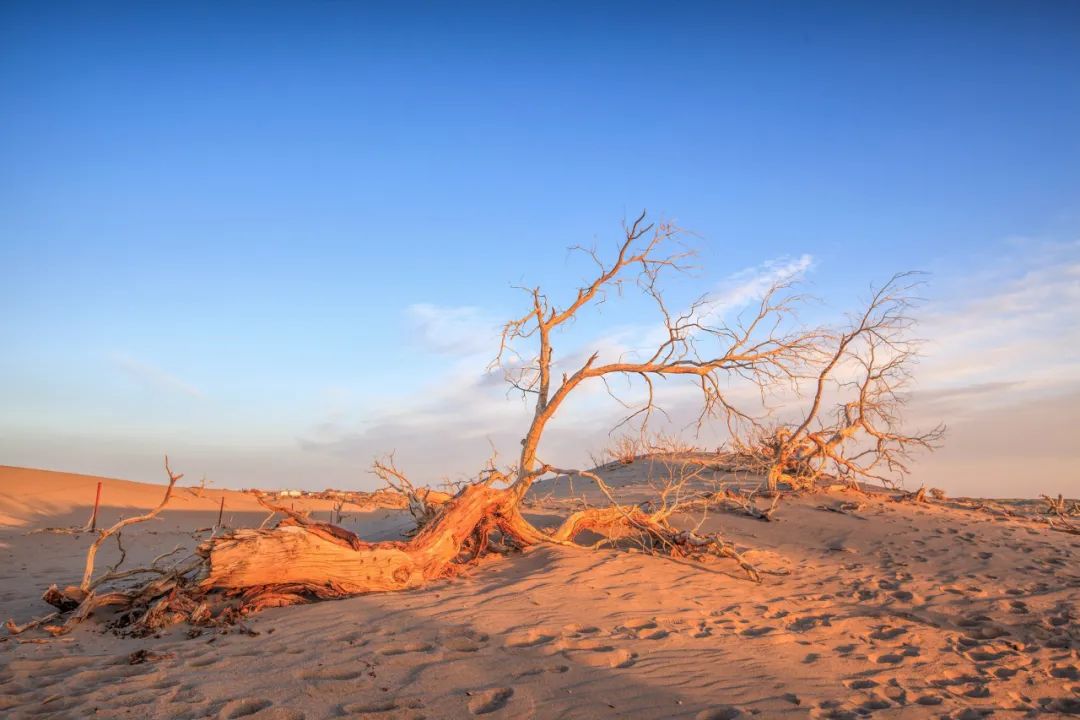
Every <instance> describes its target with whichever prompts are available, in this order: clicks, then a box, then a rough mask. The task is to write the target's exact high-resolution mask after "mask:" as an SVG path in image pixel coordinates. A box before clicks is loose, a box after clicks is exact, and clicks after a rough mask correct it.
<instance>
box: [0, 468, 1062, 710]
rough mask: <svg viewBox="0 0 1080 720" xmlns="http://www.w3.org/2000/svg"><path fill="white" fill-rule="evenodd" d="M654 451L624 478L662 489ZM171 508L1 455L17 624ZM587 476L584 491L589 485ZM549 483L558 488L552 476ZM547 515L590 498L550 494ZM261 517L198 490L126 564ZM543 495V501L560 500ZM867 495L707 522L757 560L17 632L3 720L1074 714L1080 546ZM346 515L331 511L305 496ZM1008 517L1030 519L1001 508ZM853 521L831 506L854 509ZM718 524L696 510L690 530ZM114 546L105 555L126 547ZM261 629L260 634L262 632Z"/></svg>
mask: <svg viewBox="0 0 1080 720" xmlns="http://www.w3.org/2000/svg"><path fill="white" fill-rule="evenodd" d="M651 466H652V463H649V462H645V461H642V462H637V463H634V464H631V465H627V466H614V467H611V468H607V469H605V477H606V478H607V479H608V481H609V482H610V483H611V484H612V485H613V486H614V487H617V488H618V489H619V491H620V493H621V494H623V495H624V496H625V497H626V498H627V499H633V500H642V499H645V498H647V497H648V493H649V490H648V487H647V484H646V482H647V480H648V478H649V475H650V473H651V472H652V467H651ZM98 480H102V481H103V494H102V511H101V520H100V524H108V523H111V522H113V521H115V520H116V519H118V518H120V517H121V516H131V515H133V514H136V513H137V512H139V511H142V510H145V509H148V508H151V507H153V506H154V505H155V504H156V503H157V502H158V501H159V500H160V497H161V493H162V489H163V487H162V485H155V484H153V483H138V482H128V481H122V480H112V479H101V478H95V477H90V476H83V475H73V474H66V473H56V472H48V471H43V470H28V469H20V468H9V467H0V615H2V616H3V618H4V619H6V618H9V617H10V618H14V619H15V620H16V621H17V622H24V621H26V620H29V619H31V618H33V617H35V616H40V615H44V614H45V613H47V612H49V611H50V610H51V608H50V607H49V606H47V605H46V604H45V603H44V602H42V600H41V597H40V596H41V593H42V591H43V590H45V588H47V587H48V586H49V585H50V584H52V583H58V584H61V585H63V584H65V583H71V582H76V581H77V580H78V578H79V576H80V575H81V572H82V564H83V561H84V557H85V551H86V548H87V546H88V545H89V544H90V542H91V536H90V535H88V534H85V533H84V534H77V535H70V534H52V533H43V532H34V531H36V530H41V529H43V528H46V527H65V526H76V525H81V524H83V523H84V522H86V519H87V517H88V516H89V513H90V506H91V505H92V502H93V497H94V490H95V487H96V485H97V482H98ZM584 485H585V484H584V483H578V484H577V486H576V487H575V488H574V491H573V492H574V494H576V495H579V496H580V495H583V494H584V495H586V496H588V495H589V493H590V490H589V489H588V488H587V487H585V486H584ZM553 490H554V492H553V493H552V491H553ZM533 495H534V498H535V499H534V501H533V502H532V503H531V506H530V507H529V508H528V513H527V514H528V516H529V518H530V519H531V520H532V521H533V522H534V523H536V524H537V525H551V524H554V523H555V522H557V520H558V519H559V517H561V516H565V515H566V514H567V513H568V512H569V511H570V509H571V508H572V507H573V506H574V504H575V502H576V501H575V500H574V499H573V498H572V497H571V496H570V495H571V492H570V489H569V487H568V486H566V485H565V484H563V485H561V486H558V487H555V488H552V487H551V485H550V484H549V483H541V484H538V485H537V486H535V487H534V488H533ZM222 497H224V498H225V512H224V525H225V526H226V527H231V528H239V527H255V526H258V525H259V524H260V523H261V522H262V521H263V520H264V518H265V517H266V514H267V513H266V511H265V510H264V509H263V508H261V507H259V505H258V504H257V503H256V501H255V500H254V498H253V497H252V496H250V495H245V494H242V493H240V492H236V491H229V490H206V491H197V490H195V489H189V488H185V489H183V490H181V491H180V492H179V493H178V494H177V496H176V498H175V500H174V501H173V502H172V503H171V504H170V505H169V507H168V508H167V509H166V510H165V511H164V512H163V513H162V514H161V516H160V517H159V518H157V519H156V520H154V521H151V522H148V523H144V524H140V525H136V526H132V527H130V528H129V529H128V530H125V533H124V541H125V542H124V544H125V546H126V548H127V550H128V556H129V557H128V564H138V563H139V562H140V561H142V562H145V561H147V560H149V559H150V558H153V557H154V556H156V555H158V554H161V553H164V552H168V551H169V550H172V549H173V548H174V547H176V546H177V545H182V546H184V547H186V548H191V547H193V546H194V545H195V543H196V542H197V539H198V538H203V537H206V535H207V534H208V533H209V530H208V528H210V527H211V526H212V525H213V524H214V523H215V521H216V518H217V514H218V508H219V503H220V501H221V498H222ZM545 498H546V499H545ZM895 498H896V496H895V495H893V496H890V495H888V494H880V495H872V496H864V495H861V494H855V493H851V492H848V491H843V492H839V491H837V492H829V493H817V494H803V495H800V496H798V497H791V498H785V500H784V501H783V502H782V503H781V504H780V506H779V508H778V510H777V511H776V514H775V520H776V521H775V522H762V521H759V520H755V519H753V518H750V517H746V516H742V515H737V514H732V513H723V512H710V513H709V514H708V516H707V517H706V518H705V520H704V524H703V525H702V527H703V528H704V529H706V530H709V531H720V532H722V533H723V535H724V537H725V538H726V539H728V540H729V541H732V542H734V543H735V544H736V546H737V547H738V548H739V549H740V550H741V551H745V553H746V557H747V559H748V560H750V561H751V562H753V563H754V564H755V565H756V566H757V568H758V569H759V570H761V571H762V573H763V582H762V583H760V584H756V583H753V582H750V581H749V580H747V578H746V576H745V575H744V574H743V573H742V572H741V571H740V569H739V567H738V566H737V565H736V564H734V563H732V562H730V561H723V560H717V561H716V562H713V563H709V564H696V563H691V562H686V561H681V560H675V559H671V558H667V557H658V556H653V555H649V554H646V553H643V552H641V551H639V550H635V549H633V548H615V549H612V548H606V549H588V548H580V549H577V548H568V547H558V546H543V547H538V548H535V549H532V550H529V551H527V552H525V553H524V554H521V555H513V556H509V557H502V556H498V555H494V556H488V557H486V558H483V559H482V560H480V561H478V562H477V563H475V564H472V565H470V566H468V567H467V568H466V569H465V570H464V572H463V573H461V574H460V575H459V576H457V577H454V578H452V579H448V580H445V581H438V582H435V583H432V584H431V585H429V586H426V587H424V588H421V589H418V590H411V591H405V592H398V593H385V594H369V595H363V596H358V597H352V598H348V599H345V600H337V601H331V602H321V603H314V604H311V605H303V606H293V607H286V608H277V609H272V610H267V611H264V612H261V613H259V614H256V615H254V616H252V617H251V618H250V619H248V620H247V621H246V624H245V626H242V627H234V628H232V629H230V630H226V631H224V632H222V631H218V630H213V629H193V628H191V627H190V626H187V625H177V626H174V627H172V628H170V629H168V630H166V631H163V632H161V633H159V634H158V635H157V636H153V637H146V638H130V637H118V636H116V635H115V634H113V633H112V632H110V631H109V630H108V629H107V627H106V625H105V622H104V621H105V620H107V618H93V619H91V620H90V621H88V622H86V623H83V625H81V626H80V627H78V628H77V629H76V630H75V631H74V632H72V633H70V634H68V635H65V636H60V637H56V638H53V637H50V636H49V635H48V634H46V633H43V632H41V631H28V632H26V633H23V634H20V635H12V636H5V637H3V639H2V641H0V716H3V717H10V718H88V717H96V718H129V717H138V718H178V719H179V718H187V719H195V718H240V717H244V718H251V719H253V720H256V719H269V718H277V719H279V720H284V719H293V720H299V719H301V718H303V719H304V720H314V719H316V718H337V717H343V718H344V717H351V718H368V719H370V720H392V719H405V718H409V719H413V720H419V719H420V718H469V717H472V716H485V717H490V718H693V719H697V720H716V719H719V718H735V717H752V716H757V717H762V718H772V717H792V718H797V717H816V718H856V717H875V718H877V717H882V718H893V717H910V718H922V717H934V718H978V717H985V716H990V715H993V716H994V717H1027V716H1036V715H1048V716H1053V715H1055V714H1059V713H1074V714H1075V713H1080V536H1074V535H1069V534H1065V533H1060V532H1054V531H1052V530H1051V529H1050V528H1049V527H1048V525H1047V524H1046V523H1045V522H1044V521H1043V520H1042V519H1041V518H1040V517H1039V503H1035V502H1027V503H1021V502H1013V503H995V504H993V505H992V506H990V507H988V508H984V509H981V510H979V509H972V507H971V506H970V505H967V506H961V505H960V504H959V503H952V502H932V503H929V504H919V503H912V502H901V501H897V500H896V499H895ZM295 502H296V504H297V507H298V509H301V508H302V509H307V510H310V511H312V513H313V515H314V517H318V518H320V519H325V520H329V519H330V513H331V511H332V509H331V504H330V503H329V502H326V501H308V500H296V501H295ZM1002 508H1005V509H1007V510H1008V512H1010V513H1012V515H1011V516H1010V515H1006V514H1003V513H1002V512H1001V509H1002ZM845 509H846V511H842V512H837V511H836V510H845ZM701 520H702V518H701V516H700V515H693V516H691V515H688V516H686V517H685V518H682V519H680V521H679V522H680V523H681V524H686V525H688V526H695V525H697V524H698V523H699V522H701ZM341 524H342V525H343V526H344V527H346V528H348V529H350V530H353V531H355V532H357V533H358V534H359V535H360V536H361V537H363V538H365V539H373V540H379V539H395V538H399V537H400V536H401V533H402V532H403V531H404V530H406V529H407V528H409V527H410V526H411V524H412V523H411V518H410V517H409V516H408V514H407V513H406V512H404V511H398V510H389V509H378V510H371V511H357V509H356V508H353V509H352V510H350V509H349V508H348V507H347V508H346V509H345V518H344V519H343V521H342V523H341ZM115 559H116V550H115V546H114V545H112V544H111V543H110V544H107V545H106V546H105V547H104V549H103V550H102V553H101V554H100V556H99V563H98V564H99V567H104V566H105V565H107V564H109V563H112V562H114V561H115ZM245 628H246V629H247V630H250V632H246V631H245Z"/></svg>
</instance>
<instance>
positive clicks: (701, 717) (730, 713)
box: [694, 705, 743, 720]
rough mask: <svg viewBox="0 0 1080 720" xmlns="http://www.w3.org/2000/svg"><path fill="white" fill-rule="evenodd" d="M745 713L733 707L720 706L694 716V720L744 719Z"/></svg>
mask: <svg viewBox="0 0 1080 720" xmlns="http://www.w3.org/2000/svg"><path fill="white" fill-rule="evenodd" d="M742 715H743V712H742V710H740V709H739V708H737V707H735V706H733V705H720V706H718V707H714V708H709V709H708V710H702V711H701V712H699V713H698V714H697V715H695V716H694V720H735V718H738V717H742Z"/></svg>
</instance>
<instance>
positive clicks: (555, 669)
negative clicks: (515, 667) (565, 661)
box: [515, 665, 570, 678]
mask: <svg viewBox="0 0 1080 720" xmlns="http://www.w3.org/2000/svg"><path fill="white" fill-rule="evenodd" d="M569 670H570V666H569V665H550V666H548V667H539V668H532V669H531V670H526V671H524V672H520V673H518V674H517V675H516V676H515V677H518V678H523V677H531V676H533V675H543V674H544V673H554V674H556V675H561V674H562V673H564V672H568V671H569Z"/></svg>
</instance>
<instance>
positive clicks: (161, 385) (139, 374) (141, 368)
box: [109, 352, 205, 398]
mask: <svg viewBox="0 0 1080 720" xmlns="http://www.w3.org/2000/svg"><path fill="white" fill-rule="evenodd" d="M109 360H111V361H112V363H113V364H114V365H115V366H116V367H117V368H118V369H120V370H121V371H122V372H123V373H124V374H125V375H127V376H128V377H129V378H130V379H132V380H134V381H135V382H137V383H139V384H140V385H143V386H144V387H148V388H151V389H155V390H163V391H166V392H172V393H180V394H182V395H187V396H188V397H193V398H202V397H205V393H203V391H202V390H200V389H199V388H197V387H195V386H194V385H192V384H190V383H188V382H185V381H184V380H181V379H180V378H178V377H176V376H175V375H173V374H171V373H169V372H166V371H165V370H162V369H161V368H159V367H155V366H153V365H150V364H149V363H146V362H143V361H142V360H137V359H136V358H133V357H132V356H130V355H128V354H126V353H122V352H114V353H110V354H109Z"/></svg>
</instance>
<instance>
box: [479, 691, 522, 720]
mask: <svg viewBox="0 0 1080 720" xmlns="http://www.w3.org/2000/svg"><path fill="white" fill-rule="evenodd" d="M513 696H514V690H513V688H496V689H494V690H484V691H482V692H474V693H472V699H471V700H469V712H471V713H472V714H473V715H486V714H488V713H492V712H495V711H496V710H499V709H501V708H503V707H505V706H506V703H508V702H509V701H510V698H512V697H513Z"/></svg>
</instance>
